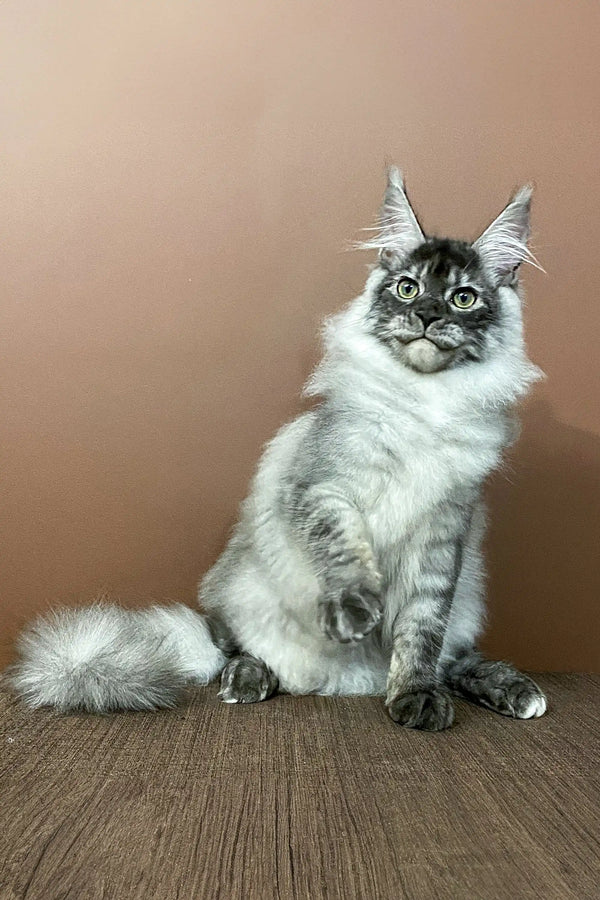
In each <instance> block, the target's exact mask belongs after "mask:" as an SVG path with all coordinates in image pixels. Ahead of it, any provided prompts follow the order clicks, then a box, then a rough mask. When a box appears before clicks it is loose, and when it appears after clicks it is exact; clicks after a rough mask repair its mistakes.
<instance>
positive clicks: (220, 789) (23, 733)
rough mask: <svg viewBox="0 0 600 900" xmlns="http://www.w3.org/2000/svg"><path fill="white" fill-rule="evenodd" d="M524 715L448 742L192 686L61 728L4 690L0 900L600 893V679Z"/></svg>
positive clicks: (0, 708)
mask: <svg viewBox="0 0 600 900" xmlns="http://www.w3.org/2000/svg"><path fill="white" fill-rule="evenodd" d="M540 681H541V683H542V684H543V685H544V687H545V688H546V689H547V691H548V694H549V698H550V711H549V713H548V714H547V715H546V716H545V717H544V718H543V719H540V720H535V721H529V722H515V721H512V720H508V719H504V718H501V717H500V716H496V715H494V714H492V713H488V712H485V711H484V710H482V709H479V708H475V707H471V706H469V705H467V704H464V703H460V704H457V723H456V725H455V726H454V727H453V728H452V729H451V730H450V731H448V732H445V733H443V734H422V733H416V732H410V731H405V730H403V729H400V728H398V727H397V726H395V725H394V724H393V723H392V722H391V720H389V719H388V718H387V717H386V714H385V712H384V709H383V706H382V701H381V700H377V699H370V698H369V699H364V698H360V699H357V698H352V699H337V698H336V699H331V698H323V697H305V698H292V697H285V696H281V697H276V698H274V699H273V700H270V701H268V702H266V703H261V704H258V705H255V706H246V707H240V706H228V705H224V704H221V703H219V702H218V700H217V698H216V688H215V687H213V686H211V687H209V688H206V689H200V690H197V691H196V692H195V693H193V694H192V695H191V696H190V699H189V702H188V703H187V705H185V706H184V707H182V708H181V709H179V710H177V711H174V712H163V713H152V714H150V713H133V714H131V713H128V714H119V715H113V716H106V717H93V716H87V715H80V716H70V717H60V716H58V715H56V714H53V713H51V712H46V711H44V712H31V711H29V710H26V709H25V708H23V707H22V706H21V705H20V704H19V703H17V702H16V701H14V700H13V699H12V698H11V697H10V695H9V694H8V693H7V692H4V693H2V694H1V695H0V725H1V735H0V747H1V753H2V755H1V759H0V804H1V810H0V817H1V822H0V898H2V900H5V898H10V900H16V898H19V900H20V898H28V900H59V898H60V900H66V898H73V900H86V898H105V900H112V898H114V900H136V898H152V900H171V898H181V900H204V898H207V900H208V898H210V900H213V898H226V900H236V898H239V900H253V898H257V900H270V898H315V900H317V898H357V900H358V898H360V900H371V898H373V900H386V898H390V900H391V898H394V900H397V898H414V900H429V898H448V900H461V898H465V900H467V898H468V900H478V898H481V900H500V898H502V900H504V898H506V900H520V898H543V900H569V898H574V900H575V898H577V900H584V898H594V900H598V898H599V897H600V847H599V839H600V804H599V796H600V791H599V787H600V771H599V762H600V752H599V751H600V677H598V676H570V675H560V676H558V675H554V676H546V677H543V678H540Z"/></svg>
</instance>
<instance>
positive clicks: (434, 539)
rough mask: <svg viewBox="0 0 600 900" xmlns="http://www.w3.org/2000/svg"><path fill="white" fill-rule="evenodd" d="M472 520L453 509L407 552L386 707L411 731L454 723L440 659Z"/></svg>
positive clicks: (459, 509)
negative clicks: (465, 535)
mask: <svg viewBox="0 0 600 900" xmlns="http://www.w3.org/2000/svg"><path fill="white" fill-rule="evenodd" d="M468 521H469V514H468V513H466V512H465V510H464V506H462V505H456V506H454V505H452V506H450V505H449V506H448V507H446V508H445V509H444V510H441V511H440V512H439V515H438V516H436V517H435V521H434V522H433V523H432V524H431V525H430V526H429V527H428V529H427V533H426V534H425V535H423V534H421V535H417V536H416V537H415V539H414V540H413V541H412V542H411V546H408V547H407V548H406V550H405V556H404V559H403V569H404V572H403V579H402V580H401V581H402V588H401V589H400V588H399V590H402V592H403V596H402V597H397V598H396V603H397V612H396V614H395V617H394V620H393V625H392V640H393V649H392V660H391V664H390V670H389V675H388V683H387V696H386V706H387V708H388V712H389V714H390V716H391V718H392V719H393V720H394V721H395V722H398V724H400V725H404V726H405V727H407V728H417V729H421V730H423V731H442V730H443V729H444V728H449V727H450V725H452V722H453V721H454V707H453V704H452V699H451V697H450V693H449V692H448V690H447V688H446V687H445V685H444V684H443V683H442V682H441V680H440V678H439V677H438V660H439V656H440V652H441V649H442V644H443V640H444V634H445V631H446V625H447V623H448V617H449V614H450V609H451V606H452V599H453V597H454V591H455V588H456V582H457V578H458V575H459V572H460V567H461V564H462V541H463V537H464V534H465V531H466V528H467V526H468ZM390 601H391V602H394V601H393V600H392V598H390Z"/></svg>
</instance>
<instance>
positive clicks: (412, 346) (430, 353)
mask: <svg viewBox="0 0 600 900" xmlns="http://www.w3.org/2000/svg"><path fill="white" fill-rule="evenodd" d="M398 342H399V344H400V346H401V348H402V360H403V362H405V363H406V364H407V365H408V366H410V368H411V369H415V370H416V371H417V372H425V373H430V372H439V371H440V369H445V368H446V367H447V366H448V364H449V363H450V362H451V361H452V358H453V356H454V353H455V351H456V349H457V348H456V347H448V346H445V347H444V346H440V343H438V341H436V340H432V338H430V337H417V336H416V335H415V336H414V337H413V338H410V339H409V340H406V338H405V337H402V338H400V337H399V338H398Z"/></svg>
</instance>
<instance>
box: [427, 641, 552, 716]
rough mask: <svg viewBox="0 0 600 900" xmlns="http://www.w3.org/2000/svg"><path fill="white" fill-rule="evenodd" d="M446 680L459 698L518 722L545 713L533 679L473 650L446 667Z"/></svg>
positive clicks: (543, 700)
mask: <svg viewBox="0 0 600 900" xmlns="http://www.w3.org/2000/svg"><path fill="white" fill-rule="evenodd" d="M443 680H444V682H445V683H446V685H447V687H448V688H449V689H450V690H451V691H452V693H453V694H456V695H457V696H459V697H463V698H464V699H465V700H470V701H471V702H472V703H479V704H480V705H481V706H486V707H487V708H488V709H493V710H494V712H498V713H500V714H501V715H503V716H512V717H513V718H515V719H533V718H538V717H539V716H543V715H544V713H545V712H546V706H547V703H546V697H545V695H544V693H543V692H542V691H541V690H540V688H539V687H538V686H537V684H536V683H535V681H533V679H531V678H529V676H528V675H523V674H522V673H521V672H519V671H518V670H517V669H515V668H514V667H513V666H511V665H509V664H508V663H505V662H494V661H493V660H488V659H484V657H483V656H482V655H481V654H480V653H478V652H477V651H475V650H473V649H469V650H465V651H464V652H463V653H462V654H459V655H457V656H456V657H455V658H454V659H453V660H449V661H448V662H447V663H446V664H445V667H444V672H443Z"/></svg>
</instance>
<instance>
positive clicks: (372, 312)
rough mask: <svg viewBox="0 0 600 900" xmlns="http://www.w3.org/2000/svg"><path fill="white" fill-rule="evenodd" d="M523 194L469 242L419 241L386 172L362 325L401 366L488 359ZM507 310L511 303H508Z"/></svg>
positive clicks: (400, 191)
mask: <svg viewBox="0 0 600 900" xmlns="http://www.w3.org/2000/svg"><path fill="white" fill-rule="evenodd" d="M530 204H531V188H530V187H524V188H521V189H520V190H519V191H517V193H516V194H515V195H514V196H513V198H512V200H511V201H510V202H509V203H508V205H507V206H506V207H505V209H504V210H503V211H502V212H501V213H500V215H499V216H498V217H497V218H496V219H494V221H493V222H492V224H491V225H490V226H489V227H488V228H487V229H486V230H485V231H484V232H483V234H482V235H481V236H480V237H479V238H478V239H477V240H476V241H474V242H473V243H468V242H466V241H461V240H451V239H441V238H434V237H427V236H426V235H425V234H424V232H423V230H422V229H421V226H420V225H419V222H418V220H417V217H416V215H415V213H414V210H413V208H412V206H411V205H410V202H409V200H408V196H407V194H406V191H405V189H404V184H403V181H402V177H401V175H400V173H399V171H398V170H397V169H396V168H392V169H390V172H389V176H388V185H387V189H386V193H385V198H384V202H383V207H382V210H381V215H380V228H379V229H378V235H377V237H376V238H375V239H373V240H372V241H368V242H366V243H364V244H363V245H362V246H363V247H374V248H377V249H378V250H379V271H380V276H381V277H380V278H377V279H376V280H375V283H374V290H373V292H372V294H371V298H372V299H371V305H370V309H369V311H368V317H367V318H368V327H369V330H370V331H371V333H372V334H373V335H375V336H376V337H377V339H378V340H379V341H381V342H382V343H383V344H385V346H386V347H387V348H388V349H389V350H390V352H391V353H393V354H394V356H395V357H396V358H398V359H399V360H400V361H401V362H402V363H404V364H405V365H407V366H409V368H411V369H413V370H414V371H417V372H421V373H432V372H438V371H442V370H444V369H450V368H456V367H457V366H461V365H465V364H476V363H478V362H483V361H485V360H486V359H488V358H489V356H490V353H491V352H492V351H493V349H494V348H497V347H498V343H499V341H500V342H501V339H502V330H503V328H505V327H506V326H510V323H509V322H507V315H509V314H510V313H509V310H508V309H507V308H506V297H507V291H506V288H508V289H509V291H508V293H509V295H512V297H513V298H514V296H515V294H514V291H515V289H516V288H517V286H518V275H519V267H520V265H521V263H523V262H533V263H534V264H535V260H534V258H533V256H532V255H531V253H530V251H529V250H528V248H527V239H528V237H529V214H530ZM511 305H512V304H511Z"/></svg>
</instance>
